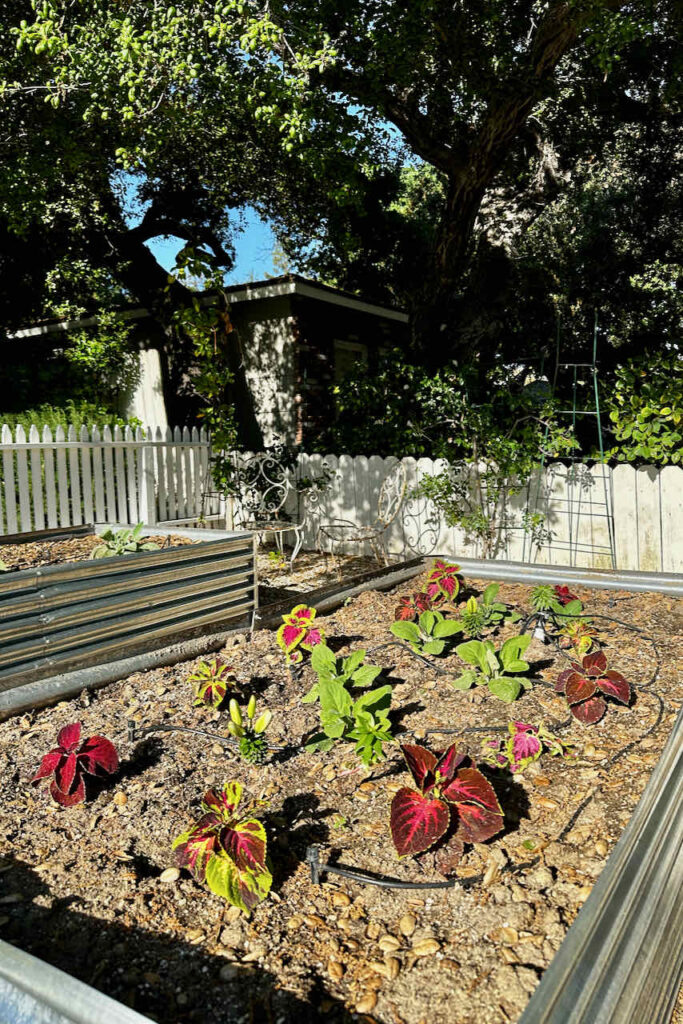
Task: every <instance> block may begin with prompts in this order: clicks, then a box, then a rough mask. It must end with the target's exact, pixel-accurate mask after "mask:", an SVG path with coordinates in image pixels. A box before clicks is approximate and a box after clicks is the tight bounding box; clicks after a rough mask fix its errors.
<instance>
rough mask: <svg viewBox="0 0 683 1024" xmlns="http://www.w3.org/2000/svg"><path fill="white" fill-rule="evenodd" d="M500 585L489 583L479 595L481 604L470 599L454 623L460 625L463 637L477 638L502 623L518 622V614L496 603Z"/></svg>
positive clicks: (500, 603)
mask: <svg viewBox="0 0 683 1024" xmlns="http://www.w3.org/2000/svg"><path fill="white" fill-rule="evenodd" d="M499 590H500V583H490V584H489V585H488V587H487V588H486V590H485V591H484V592H483V594H482V595H481V604H479V602H478V601H477V599H476V597H470V599H469V600H468V602H467V604H466V605H465V607H464V609H463V610H462V611H461V612H460V615H459V617H458V618H457V619H455V621H456V622H459V623H460V626H461V631H462V634H463V636H466V637H471V638H479V637H481V636H482V634H483V633H484V631H485V630H487V629H495V627H496V626H499V625H500V624H501V623H502V622H518V621H519V620H520V618H521V615H520V614H519V612H515V611H512V610H511V609H510V608H508V606H507V605H506V604H504V603H503V602H502V601H496V597H497V596H498V591H499Z"/></svg>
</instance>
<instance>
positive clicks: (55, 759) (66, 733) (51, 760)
mask: <svg viewBox="0 0 683 1024" xmlns="http://www.w3.org/2000/svg"><path fill="white" fill-rule="evenodd" d="M118 767H119V756H118V754H117V752H116V747H115V746H114V744H113V743H112V742H111V741H110V740H108V739H107V738H106V737H105V736H89V737H88V738H87V739H85V740H83V742H81V723H80V722H74V723H73V724H71V725H65V726H64V728H63V729H60V731H59V733H58V734H57V746H56V747H55V748H54V749H53V750H50V751H49V753H47V754H46V755H45V757H44V758H43V760H42V761H41V763H40V768H39V769H38V771H37V772H36V774H35V775H34V776H33V778H32V779H31V782H39V781H40V779H47V778H49V777H50V776H51V775H52V776H53V779H52V782H51V783H50V795H51V797H52V799H53V800H55V801H56V802H57V803H58V804H61V806H62V807H73V805H74V804H80V803H82V802H83V801H84V800H85V797H86V783H85V776H86V775H92V776H97V777H99V778H103V777H104V776H106V775H112V774H113V773H114V772H115V771H116V770H117V768H118Z"/></svg>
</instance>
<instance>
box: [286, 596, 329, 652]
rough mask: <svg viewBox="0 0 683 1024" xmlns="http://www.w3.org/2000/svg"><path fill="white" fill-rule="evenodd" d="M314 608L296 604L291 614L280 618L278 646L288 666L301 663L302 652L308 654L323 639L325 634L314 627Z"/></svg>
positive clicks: (317, 627)
mask: <svg viewBox="0 0 683 1024" xmlns="http://www.w3.org/2000/svg"><path fill="white" fill-rule="evenodd" d="M315 616H316V611H315V608H310V607H309V606H308V605H306V604H298V605H297V606H296V607H295V608H292V610H291V612H288V613H287V614H286V615H283V616H282V625H281V626H280V628H279V629H278V631H277V635H276V639H277V643H278V646H279V647H280V649H281V650H282V651H283V652H284V655H285V658H286V659H287V664H288V665H296V664H298V663H299V662H300V661H303V657H304V655H303V652H304V651H307V652H308V653H309V654H310V652H311V651H312V650H313V648H314V647H316V646H317V645H318V644H321V643H322V642H323V641H324V639H325V633H324V631H323V630H322V629H321V628H320V627H319V626H314V625H313V621H314V619H315Z"/></svg>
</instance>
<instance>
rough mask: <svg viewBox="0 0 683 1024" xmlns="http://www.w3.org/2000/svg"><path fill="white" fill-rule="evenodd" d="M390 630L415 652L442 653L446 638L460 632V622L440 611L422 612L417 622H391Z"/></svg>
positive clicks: (436, 654)
mask: <svg viewBox="0 0 683 1024" xmlns="http://www.w3.org/2000/svg"><path fill="white" fill-rule="evenodd" d="M391 632H392V633H393V634H394V636H396V637H398V639H399V640H405V641H406V642H407V643H409V644H410V646H411V647H412V649H413V650H414V651H415V652H416V653H417V654H433V655H435V656H437V657H438V655H440V654H443V652H444V651H445V649H446V642H447V640H448V639H449V638H450V637H452V636H455V635H456V634H457V633H461V632H462V623H460V622H456V621H454V620H453V619H446V618H444V616H443V615H442V614H441V612H435V611H431V610H428V611H426V612H422V614H421V615H420V617H419V618H418V620H417V622H402V621H398V622H393V623H392V624H391Z"/></svg>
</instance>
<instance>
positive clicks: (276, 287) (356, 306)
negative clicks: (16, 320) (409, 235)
mask: <svg viewBox="0 0 683 1024" xmlns="http://www.w3.org/2000/svg"><path fill="white" fill-rule="evenodd" d="M223 290H224V291H225V293H226V295H227V296H228V298H229V300H230V302H231V303H232V304H234V305H238V304H239V303H242V302H255V301H258V300H263V299H274V298H278V297H280V296H283V295H299V296H302V297H304V298H308V299H317V300H318V301H320V302H327V303H329V304H330V305H333V306H344V307H346V308H347V309H352V310H356V312H358V313H369V314H371V315H374V316H381V317H383V318H384V319H385V320H395V321H398V322H399V323H404V324H406V323H408V315H407V314H406V313H404V312H403V311H402V310H398V309H391V308H390V307H389V306H380V305H378V304H377V303H374V302H366V301H365V300H364V299H362V298H359V296H357V295H354V294H353V293H352V292H346V291H343V290H342V289H341V288H332V287H330V285H326V284H320V283H319V282H318V281H309V280H308V279H307V278H305V277H301V276H300V275H299V274H283V275H281V276H280V277H271V278H267V279H266V280H264V281H250V282H248V283H246V284H234V285H228V287H226V288H224V289H223ZM212 297H213V296H212V294H211V293H210V292H209V293H205V294H204V295H203V297H202V302H203V303H204V304H207V305H208V303H210V302H211V300H212ZM119 316H120V318H121V320H143V319H144V318H145V317H147V316H149V311H148V310H146V309H145V308H144V307H142V306H131V307H126V308H122V309H121V310H120V311H119ZM96 323H97V315H96V314H88V315H86V316H82V317H79V318H78V319H75V320H59V319H55V320H46V321H44V322H42V323H39V324H31V325H30V326H26V327H23V328H20V329H19V330H17V331H13V332H12V333H10V334H7V335H6V337H7V338H8V340H9V339H15V338H36V337H39V336H41V335H44V334H53V333H56V332H58V331H71V330H75V329H76V328H79V327H93V326H94V325H95V324H96Z"/></svg>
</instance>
